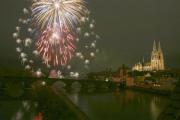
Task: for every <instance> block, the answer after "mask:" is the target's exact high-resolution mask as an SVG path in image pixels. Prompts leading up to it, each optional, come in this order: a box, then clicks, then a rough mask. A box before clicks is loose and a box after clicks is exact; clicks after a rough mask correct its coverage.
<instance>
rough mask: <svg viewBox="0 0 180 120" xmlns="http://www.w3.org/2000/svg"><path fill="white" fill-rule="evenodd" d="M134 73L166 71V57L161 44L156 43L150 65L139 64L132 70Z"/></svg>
mask: <svg viewBox="0 0 180 120" xmlns="http://www.w3.org/2000/svg"><path fill="white" fill-rule="evenodd" d="M132 70H133V71H160V70H165V66H164V57H163V51H162V48H161V44H160V42H159V44H158V45H157V44H156V41H154V45H153V51H152V54H151V61H150V62H148V63H144V62H139V63H137V64H135V65H134V66H133V68H132Z"/></svg>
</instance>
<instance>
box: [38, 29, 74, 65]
mask: <svg viewBox="0 0 180 120" xmlns="http://www.w3.org/2000/svg"><path fill="white" fill-rule="evenodd" d="M36 47H37V51H38V53H39V55H41V57H42V59H43V61H44V63H45V64H46V65H52V66H54V67H56V66H58V65H61V66H65V65H66V64H67V63H68V62H69V61H70V60H71V58H72V57H73V55H74V53H75V50H76V46H75V36H74V35H73V34H72V33H71V32H70V31H69V30H67V29H65V28H63V29H61V30H60V29H59V30H58V29H54V28H53V29H51V28H47V29H46V30H44V31H43V32H42V34H41V36H40V38H39V39H38V41H37V43H36Z"/></svg>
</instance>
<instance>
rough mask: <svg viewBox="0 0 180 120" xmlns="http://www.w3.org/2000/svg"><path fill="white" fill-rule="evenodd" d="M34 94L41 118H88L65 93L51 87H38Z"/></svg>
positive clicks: (71, 119) (74, 119)
mask: <svg viewBox="0 0 180 120" xmlns="http://www.w3.org/2000/svg"><path fill="white" fill-rule="evenodd" d="M36 95H37V96H36V99H35V100H36V101H38V109H39V110H40V113H42V115H43V118H45V119H47V120H55V119H63V120H64V119H68V120H89V119H88V117H87V116H86V115H85V114H84V113H83V112H82V111H81V110H80V109H79V108H78V107H77V106H75V105H74V104H73V103H72V102H71V101H70V100H69V99H68V98H67V97H66V95H65V94H63V93H60V92H57V91H56V90H55V89H53V88H51V87H44V88H41V89H38V91H37V94H36ZM48 111H50V112H48Z"/></svg>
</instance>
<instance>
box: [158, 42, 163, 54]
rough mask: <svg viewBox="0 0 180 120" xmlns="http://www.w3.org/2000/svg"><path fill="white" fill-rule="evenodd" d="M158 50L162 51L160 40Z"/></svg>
mask: <svg viewBox="0 0 180 120" xmlns="http://www.w3.org/2000/svg"><path fill="white" fill-rule="evenodd" d="M158 51H159V52H162V49H161V43H160V41H159V44H158Z"/></svg>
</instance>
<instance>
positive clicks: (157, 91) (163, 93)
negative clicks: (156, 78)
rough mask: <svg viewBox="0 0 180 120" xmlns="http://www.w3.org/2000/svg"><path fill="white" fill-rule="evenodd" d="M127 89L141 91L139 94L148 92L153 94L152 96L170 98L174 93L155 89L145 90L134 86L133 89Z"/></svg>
mask: <svg viewBox="0 0 180 120" xmlns="http://www.w3.org/2000/svg"><path fill="white" fill-rule="evenodd" d="M124 88H125V89H130V90H134V91H139V92H146V93H151V94H158V95H162V96H170V95H171V93H172V91H168V90H160V89H153V88H144V87H140V86H133V87H124Z"/></svg>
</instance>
